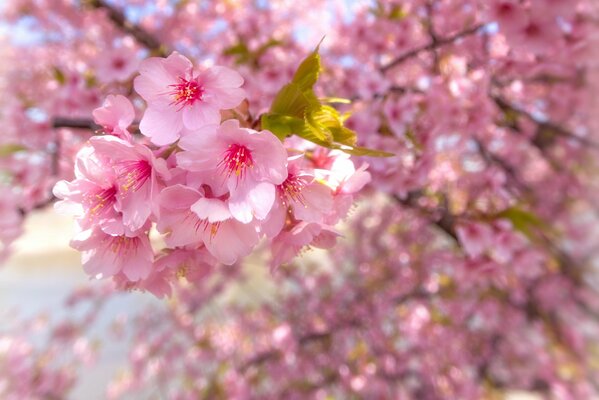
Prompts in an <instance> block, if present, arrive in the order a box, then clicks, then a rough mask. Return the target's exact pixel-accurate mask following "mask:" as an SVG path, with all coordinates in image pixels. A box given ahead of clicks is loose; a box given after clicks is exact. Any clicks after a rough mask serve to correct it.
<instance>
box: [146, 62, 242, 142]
mask: <svg viewBox="0 0 599 400" xmlns="http://www.w3.org/2000/svg"><path fill="white" fill-rule="evenodd" d="M242 84H243V78H242V77H241V76H240V75H239V74H238V73H237V72H235V71H233V70H230V69H228V68H226V67H220V66H214V67H211V68H208V69H205V70H198V69H197V68H194V67H193V65H192V63H191V61H189V60H188V59H187V58H185V57H184V56H182V55H181V54H179V53H177V52H174V53H173V54H171V55H170V56H169V57H167V58H158V57H153V58H149V59H147V60H145V61H143V62H142V64H141V65H140V75H139V76H138V77H137V78H135V90H136V91H137V92H138V93H139V94H140V95H141V96H142V97H143V98H144V99H145V100H146V101H147V102H148V108H147V109H146V111H145V113H144V115H143V117H142V119H141V123H140V130H141V132H142V133H143V134H144V135H146V136H148V137H150V138H151V140H152V142H153V143H155V144H157V145H165V144H170V143H173V142H175V141H177V139H179V137H181V136H182V134H183V132H186V130H189V131H195V130H198V129H200V128H202V127H203V126H205V125H212V124H217V123H219V122H220V110H225V109H230V108H233V107H235V106H237V105H239V103H240V102H241V101H242V100H243V98H244V97H245V93H244V91H243V89H241V88H240V86H241V85H242Z"/></svg>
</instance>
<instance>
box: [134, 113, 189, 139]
mask: <svg viewBox="0 0 599 400" xmlns="http://www.w3.org/2000/svg"><path fill="white" fill-rule="evenodd" d="M181 129H183V122H182V120H181V114H180V113H179V112H177V111H176V110H174V109H167V110H158V109H155V108H152V107H149V108H147V109H146V112H145V113H144V115H143V117H142V119H141V122H140V124H139V130H140V131H141V133H143V134H144V135H145V136H148V137H149V138H150V139H151V140H152V143H154V144H155V145H157V146H164V145H167V144H171V143H174V142H176V141H177V139H179V134H180V132H181Z"/></svg>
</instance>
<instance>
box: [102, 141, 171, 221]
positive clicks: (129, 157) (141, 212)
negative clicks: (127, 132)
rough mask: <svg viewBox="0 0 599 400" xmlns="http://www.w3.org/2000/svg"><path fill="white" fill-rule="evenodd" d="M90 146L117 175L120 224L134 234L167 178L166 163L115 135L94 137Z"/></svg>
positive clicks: (140, 146)
mask: <svg viewBox="0 0 599 400" xmlns="http://www.w3.org/2000/svg"><path fill="white" fill-rule="evenodd" d="M90 145H91V146H92V147H93V148H94V149H95V151H96V153H97V155H98V157H99V158H100V159H102V160H103V161H104V162H106V163H108V164H109V165H111V166H112V168H113V171H114V174H115V176H116V178H115V182H116V196H117V197H116V198H117V205H116V208H117V210H118V211H120V212H121V213H122V218H123V224H125V225H126V226H127V227H128V228H129V229H130V230H132V231H136V230H138V229H140V228H142V227H143V226H144V224H145V223H146V222H147V221H148V218H149V217H150V214H151V212H152V209H153V205H154V204H153V203H154V200H155V197H156V196H157V195H158V194H159V193H160V190H161V187H162V185H163V184H162V181H164V180H166V179H168V178H169V177H170V173H169V170H168V168H167V166H166V161H165V160H163V159H161V158H156V157H154V155H153V154H152V152H151V151H150V149H148V148H147V147H145V146H143V145H139V144H136V143H129V142H126V141H124V140H121V139H119V138H116V137H114V136H102V137H93V138H91V139H90Z"/></svg>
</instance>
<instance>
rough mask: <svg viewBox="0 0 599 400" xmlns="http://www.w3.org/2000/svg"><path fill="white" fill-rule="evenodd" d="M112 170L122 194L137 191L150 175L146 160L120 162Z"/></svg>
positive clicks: (150, 170)
mask: <svg viewBox="0 0 599 400" xmlns="http://www.w3.org/2000/svg"><path fill="white" fill-rule="evenodd" d="M114 169H115V171H116V173H117V175H118V176H117V181H118V182H119V185H120V186H121V189H122V190H123V191H124V192H127V191H129V190H132V191H134V192H135V191H137V190H139V189H140V188H141V187H142V186H143V185H144V183H146V181H147V180H148V179H149V178H150V176H151V175H152V167H151V166H150V163H148V162H147V161H146V160H130V161H122V162H120V163H118V164H117V165H115V167H114Z"/></svg>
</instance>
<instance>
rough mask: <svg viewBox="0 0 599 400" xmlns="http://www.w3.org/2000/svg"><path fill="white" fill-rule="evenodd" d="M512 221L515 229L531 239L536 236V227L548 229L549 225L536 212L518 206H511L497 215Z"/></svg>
mask: <svg viewBox="0 0 599 400" xmlns="http://www.w3.org/2000/svg"><path fill="white" fill-rule="evenodd" d="M496 218H498V219H499V218H504V219H507V220H509V221H510V222H511V223H512V226H513V227H514V229H515V230H517V231H519V232H521V233H522V234H524V235H525V236H526V237H527V238H529V239H534V238H535V230H536V229H546V228H547V225H546V224H545V223H544V222H543V221H542V220H541V219H540V218H539V217H538V216H536V215H535V214H533V213H532V212H530V211H526V210H523V209H521V208H518V207H510V208H507V209H505V210H503V211H502V212H500V213H498V214H497V215H496Z"/></svg>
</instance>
